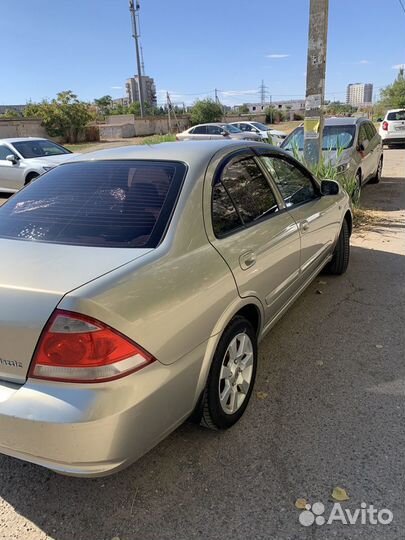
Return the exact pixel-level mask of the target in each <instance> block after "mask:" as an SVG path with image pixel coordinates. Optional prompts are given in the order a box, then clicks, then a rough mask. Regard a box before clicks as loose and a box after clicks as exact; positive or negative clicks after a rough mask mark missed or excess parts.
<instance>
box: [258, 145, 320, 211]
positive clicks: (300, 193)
mask: <svg viewBox="0 0 405 540" xmlns="http://www.w3.org/2000/svg"><path fill="white" fill-rule="evenodd" d="M260 159H261V160H262V162H263V164H264V166H265V167H266V169H267V170H268V171H269V173H270V174H271V176H272V178H273V179H274V181H275V183H276V184H277V187H278V189H279V190H280V193H281V195H282V197H283V199H284V202H285V204H286V206H287V208H290V207H292V206H296V205H299V204H304V203H307V202H310V201H312V200H314V199H316V198H318V196H319V194H318V190H317V189H316V186H315V184H314V182H313V180H312V179H311V178H310V176H309V175H307V174H305V173H304V171H302V170H301V169H300V168H298V167H297V166H296V165H294V164H293V163H291V162H290V161H287V160H285V159H283V158H278V157H270V156H262V157H261V158H260Z"/></svg>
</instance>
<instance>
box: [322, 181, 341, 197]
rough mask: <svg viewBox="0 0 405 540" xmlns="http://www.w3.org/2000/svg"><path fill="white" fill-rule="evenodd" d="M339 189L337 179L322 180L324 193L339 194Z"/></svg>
mask: <svg viewBox="0 0 405 540" xmlns="http://www.w3.org/2000/svg"><path fill="white" fill-rule="evenodd" d="M339 189H340V188H339V183H338V182H336V181H335V180H322V182H321V193H322V195H337V194H338V193H339Z"/></svg>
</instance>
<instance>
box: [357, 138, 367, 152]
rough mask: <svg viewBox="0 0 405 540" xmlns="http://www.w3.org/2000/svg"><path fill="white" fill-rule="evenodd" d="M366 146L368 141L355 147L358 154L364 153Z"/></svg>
mask: <svg viewBox="0 0 405 540" xmlns="http://www.w3.org/2000/svg"><path fill="white" fill-rule="evenodd" d="M367 145H368V141H364V142H362V143H360V144H358V145H357V151H358V152H364V151H365V150H366V148H367Z"/></svg>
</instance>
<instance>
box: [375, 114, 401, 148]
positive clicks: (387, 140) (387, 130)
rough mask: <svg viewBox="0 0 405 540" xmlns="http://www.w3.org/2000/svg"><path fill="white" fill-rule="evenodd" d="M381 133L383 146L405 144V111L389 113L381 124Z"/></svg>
mask: <svg viewBox="0 0 405 540" xmlns="http://www.w3.org/2000/svg"><path fill="white" fill-rule="evenodd" d="M379 133H380V136H381V139H382V142H383V144H386V145H387V146H392V145H395V144H401V143H402V144H405V109H392V110H391V111H387V114H386V115H385V117H384V120H383V121H382V122H381V124H380V129H379Z"/></svg>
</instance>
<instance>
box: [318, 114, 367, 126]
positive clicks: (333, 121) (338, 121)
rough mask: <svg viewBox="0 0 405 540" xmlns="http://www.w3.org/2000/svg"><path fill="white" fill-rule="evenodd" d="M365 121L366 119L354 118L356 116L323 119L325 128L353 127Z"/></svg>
mask: <svg viewBox="0 0 405 540" xmlns="http://www.w3.org/2000/svg"><path fill="white" fill-rule="evenodd" d="M365 120H367V121H368V118H365V117H364V116H362V117H356V116H339V117H331V118H325V126H355V125H357V124H359V123H361V122H364V121H365Z"/></svg>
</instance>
